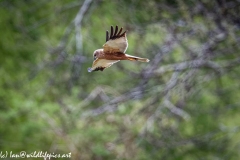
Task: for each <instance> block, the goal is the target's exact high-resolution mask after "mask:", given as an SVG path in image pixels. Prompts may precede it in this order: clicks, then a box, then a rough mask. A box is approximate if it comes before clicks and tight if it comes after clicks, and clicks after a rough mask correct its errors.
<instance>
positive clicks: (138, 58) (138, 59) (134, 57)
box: [126, 54, 149, 62]
mask: <svg viewBox="0 0 240 160" xmlns="http://www.w3.org/2000/svg"><path fill="white" fill-rule="evenodd" d="M126 56H127V59H128V60H130V61H139V62H149V59H147V58H141V57H136V56H131V55H128V54H126Z"/></svg>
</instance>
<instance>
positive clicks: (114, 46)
mask: <svg viewBox="0 0 240 160" xmlns="http://www.w3.org/2000/svg"><path fill="white" fill-rule="evenodd" d="M122 29H123V28H121V29H120V30H119V31H118V26H116V28H115V31H114V29H113V26H111V32H110V35H109V32H108V31H106V43H105V44H104V45H103V51H104V53H106V54H112V53H116V52H121V53H125V52H126V50H127V47H128V41H127V35H126V32H127V31H125V32H123V33H122Z"/></svg>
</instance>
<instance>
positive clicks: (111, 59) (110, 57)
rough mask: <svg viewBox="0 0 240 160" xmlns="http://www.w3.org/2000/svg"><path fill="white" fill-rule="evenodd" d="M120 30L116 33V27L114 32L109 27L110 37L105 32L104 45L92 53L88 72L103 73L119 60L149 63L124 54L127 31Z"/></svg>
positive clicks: (144, 59)
mask: <svg viewBox="0 0 240 160" xmlns="http://www.w3.org/2000/svg"><path fill="white" fill-rule="evenodd" d="M122 29H123V28H120V30H119V31H118V26H116V28H115V31H114V30H113V26H111V32H110V35H109V32H108V31H106V43H105V44H104V45H103V49H97V50H95V51H94V52H93V58H94V61H93V64H92V68H88V72H92V71H99V70H100V71H103V70H104V69H105V68H108V67H110V66H111V65H113V64H114V63H117V62H119V61H120V60H129V61H140V62H149V59H147V58H140V57H136V56H131V55H128V54H125V52H126V50H127V47H128V41H127V35H126V32H127V31H125V32H123V33H122Z"/></svg>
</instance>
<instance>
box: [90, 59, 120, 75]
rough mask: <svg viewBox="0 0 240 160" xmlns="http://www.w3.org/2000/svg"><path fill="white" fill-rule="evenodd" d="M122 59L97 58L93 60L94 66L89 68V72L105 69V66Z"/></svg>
mask: <svg viewBox="0 0 240 160" xmlns="http://www.w3.org/2000/svg"><path fill="white" fill-rule="evenodd" d="M119 61H120V60H107V59H96V60H95V61H93V65H92V68H88V72H92V71H99V70H100V71H103V70H104V69H105V68H108V67H110V66H111V65H113V64H114V63H117V62H119Z"/></svg>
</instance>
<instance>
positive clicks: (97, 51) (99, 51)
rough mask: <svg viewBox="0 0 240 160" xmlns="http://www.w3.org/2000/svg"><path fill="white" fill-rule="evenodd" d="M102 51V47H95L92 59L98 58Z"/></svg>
mask: <svg viewBox="0 0 240 160" xmlns="http://www.w3.org/2000/svg"><path fill="white" fill-rule="evenodd" d="M102 53H103V49H97V50H95V51H94V52H93V59H94V60H96V59H97V58H99V57H100V56H101V54H102Z"/></svg>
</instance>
